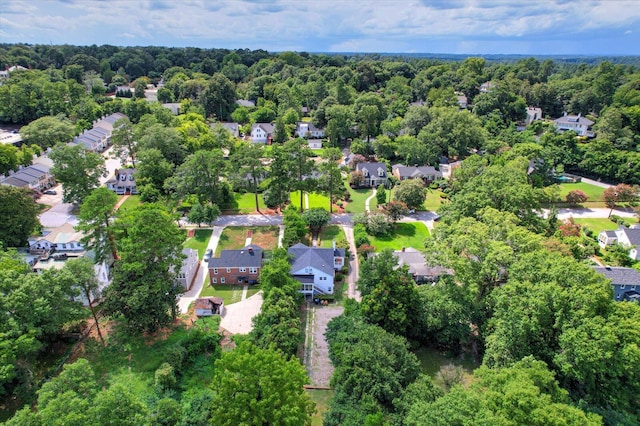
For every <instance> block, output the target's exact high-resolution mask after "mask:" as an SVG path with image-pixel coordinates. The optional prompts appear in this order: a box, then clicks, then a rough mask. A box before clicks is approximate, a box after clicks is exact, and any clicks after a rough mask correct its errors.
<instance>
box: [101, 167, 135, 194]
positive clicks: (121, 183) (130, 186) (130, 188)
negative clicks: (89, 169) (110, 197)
mask: <svg viewBox="0 0 640 426" xmlns="http://www.w3.org/2000/svg"><path fill="white" fill-rule="evenodd" d="M105 185H106V186H107V188H108V189H110V190H111V191H113V192H115V193H116V194H118V195H134V194H137V193H138V190H137V188H136V169H115V170H114V172H113V176H111V177H110V178H109V179H108V180H107V181H106V182H105Z"/></svg>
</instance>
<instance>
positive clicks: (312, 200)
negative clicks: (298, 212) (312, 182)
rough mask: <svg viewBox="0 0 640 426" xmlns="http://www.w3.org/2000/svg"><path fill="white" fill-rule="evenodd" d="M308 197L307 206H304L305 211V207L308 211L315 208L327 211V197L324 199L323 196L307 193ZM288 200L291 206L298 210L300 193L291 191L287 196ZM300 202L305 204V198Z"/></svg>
mask: <svg viewBox="0 0 640 426" xmlns="http://www.w3.org/2000/svg"><path fill="white" fill-rule="evenodd" d="M307 196H308V197H309V206H306V205H305V206H304V209H305V210H307V207H309V208H310V209H314V208H317V207H320V208H323V209H325V210H326V211H329V197H325V196H324V195H321V194H318V193H316V192H309V193H307ZM289 199H290V200H291V204H292V205H293V206H295V208H297V209H300V191H293V192H292V193H291V194H290V195H289ZM302 202H303V203H306V201H305V197H303V198H302Z"/></svg>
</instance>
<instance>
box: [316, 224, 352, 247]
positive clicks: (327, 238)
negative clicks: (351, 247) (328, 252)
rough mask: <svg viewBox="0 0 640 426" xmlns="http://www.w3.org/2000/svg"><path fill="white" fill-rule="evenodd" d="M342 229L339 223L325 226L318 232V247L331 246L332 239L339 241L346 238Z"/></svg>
mask: <svg viewBox="0 0 640 426" xmlns="http://www.w3.org/2000/svg"><path fill="white" fill-rule="evenodd" d="M346 238H347V237H346V236H345V235H344V230H343V229H342V227H341V226H339V225H329V226H325V227H324V229H323V230H322V232H320V247H324V248H330V247H332V246H333V241H336V242H338V241H340V240H343V239H346Z"/></svg>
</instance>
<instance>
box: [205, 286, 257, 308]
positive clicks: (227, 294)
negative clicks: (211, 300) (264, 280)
mask: <svg viewBox="0 0 640 426" xmlns="http://www.w3.org/2000/svg"><path fill="white" fill-rule="evenodd" d="M207 282H208V281H207ZM242 289H243V286H241V285H224V284H217V285H215V286H212V285H208V284H206V285H205V286H204V287H202V291H201V292H200V297H222V299H223V300H224V304H225V305H231V304H232V303H237V302H239V301H240V300H241V299H242ZM259 291H260V286H259V285H252V286H249V288H248V289H247V298H249V297H251V296H253V295H254V294H256V293H257V292H259Z"/></svg>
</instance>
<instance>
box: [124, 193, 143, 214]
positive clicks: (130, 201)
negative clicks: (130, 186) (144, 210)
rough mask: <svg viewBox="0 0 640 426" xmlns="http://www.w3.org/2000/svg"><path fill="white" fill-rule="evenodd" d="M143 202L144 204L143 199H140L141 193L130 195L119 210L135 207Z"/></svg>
mask: <svg viewBox="0 0 640 426" xmlns="http://www.w3.org/2000/svg"><path fill="white" fill-rule="evenodd" d="M141 204H142V201H140V196H139V195H129V198H127V199H126V200H125V201H124V203H122V205H121V206H120V207H119V208H118V210H122V211H126V210H131V209H135V208H137V207H138V206H139V205H141Z"/></svg>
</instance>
